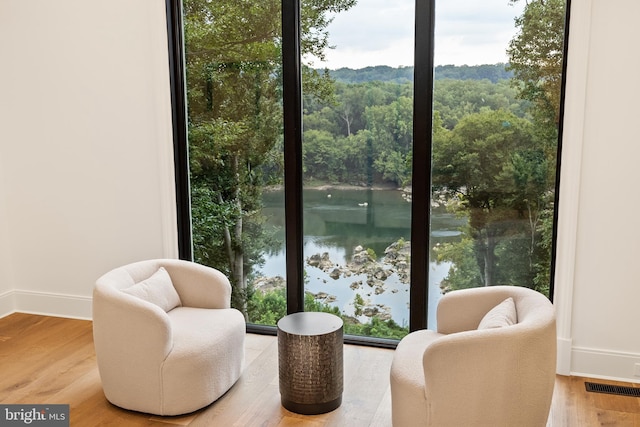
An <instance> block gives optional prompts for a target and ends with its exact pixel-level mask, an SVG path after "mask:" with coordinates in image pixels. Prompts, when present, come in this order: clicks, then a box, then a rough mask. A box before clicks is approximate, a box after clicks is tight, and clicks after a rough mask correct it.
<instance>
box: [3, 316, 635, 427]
mask: <svg viewBox="0 0 640 427" xmlns="http://www.w3.org/2000/svg"><path fill="white" fill-rule="evenodd" d="M277 351H278V350H277V341H276V338H275V337H272V336H263V335H253V334H248V335H247V339H246V362H247V365H246V370H245V372H244V374H243V375H242V377H241V379H240V380H239V381H238V383H236V385H235V386H234V387H233V388H232V389H231V390H230V391H229V392H228V393H227V394H225V395H224V396H223V397H222V398H221V399H220V400H218V401H217V402H215V403H213V404H212V405H210V406H208V407H206V408H204V409H202V410H200V411H197V412H195V413H192V414H189V415H186V416H181V417H156V416H150V415H148V414H142V413H137V412H131V411H126V410H123V409H120V408H117V407H115V406H113V405H111V404H109V403H108V402H107V400H106V399H105V397H104V394H103V393H102V388H101V385H100V376H99V374H98V369H97V366H96V358H95V353H94V349H93V341H92V330H91V322H90V321H85V320H73V319H62V318H56V317H46V316H36V315H30V314H21V313H14V314H12V315H9V316H6V317H4V318H2V319H0V404H69V405H70V410H71V426H74V427H75V426H78V427H85V426H86V427H91V426H118V427H120V426H164V427H170V426H171V425H183V426H190V427H197V426H225V427H226V426H242V427H245V426H246V427H250V426H281V427H286V426H309V427H319V426H348V427H358V426H390V425H391V395H390V391H389V367H390V365H391V359H392V357H393V350H386V349H375V348H368V347H362V346H352V345H346V346H345V349H344V364H345V366H344V372H345V377H344V384H345V387H344V394H343V403H342V405H341V406H340V407H339V408H338V409H336V410H335V411H333V412H330V413H328V414H323V415H314V416H302V415H298V414H294V413H291V412H289V411H287V410H285V409H284V408H282V406H281V405H280V394H279V392H278V370H277V363H278V362H277V360H278V359H277ZM584 381H585V378H579V377H562V376H558V377H557V380H556V389H555V392H554V398H553V403H552V408H551V413H550V416H549V422H548V424H547V426H548V427H559V426H576V427H583V426H625V427H626V426H629V427H640V398H635V397H624V396H614V395H608V394H599V393H589V392H586V391H585V387H584ZM593 381H595V382H604V381H597V380H593ZM606 383H608V384H616V385H627V386H633V384H631V383H619V382H611V381H607V382H606ZM635 386H640V385H639V384H635ZM516 427H517V426H516Z"/></svg>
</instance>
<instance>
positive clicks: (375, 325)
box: [248, 289, 409, 339]
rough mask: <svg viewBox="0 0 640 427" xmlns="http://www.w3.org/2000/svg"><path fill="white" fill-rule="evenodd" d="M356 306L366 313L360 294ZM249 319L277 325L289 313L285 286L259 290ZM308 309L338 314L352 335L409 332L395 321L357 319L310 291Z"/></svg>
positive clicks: (396, 336) (384, 335)
mask: <svg viewBox="0 0 640 427" xmlns="http://www.w3.org/2000/svg"><path fill="white" fill-rule="evenodd" d="M354 305H355V307H356V315H357V316H360V315H361V314H362V308H363V307H364V300H363V299H362V297H361V296H360V295H359V294H356V296H355V300H354ZM248 307H249V318H250V319H251V321H252V322H253V323H255V324H258V325H275V324H276V323H277V322H278V320H280V319H281V318H282V317H284V316H285V315H286V314H287V301H286V296H285V290H284V289H277V290H273V291H268V292H266V293H264V294H263V293H261V292H256V293H255V294H253V296H252V298H251V300H250V302H249V304H248ZM304 309H305V311H316V312H325V313H331V314H335V315H336V316H339V317H341V318H342V320H343V321H344V333H345V334H349V335H360V336H372V337H379V338H391V339H401V338H402V337H404V336H405V335H406V334H408V333H409V328H407V327H402V326H400V325H398V324H397V323H396V322H394V321H393V320H386V321H385V320H380V319H379V318H377V317H372V318H371V320H370V321H369V322H367V323H364V324H361V323H358V322H355V321H354V319H352V318H349V317H347V316H345V315H343V314H342V313H340V310H339V309H338V307H333V306H331V305H329V304H326V303H323V302H320V301H318V300H316V299H315V297H314V296H313V294H311V293H309V292H307V293H306V294H305V298H304Z"/></svg>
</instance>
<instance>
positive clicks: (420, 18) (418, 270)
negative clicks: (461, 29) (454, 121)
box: [409, 0, 435, 331]
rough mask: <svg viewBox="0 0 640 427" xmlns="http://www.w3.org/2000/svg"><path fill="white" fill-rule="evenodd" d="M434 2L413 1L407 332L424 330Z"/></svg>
mask: <svg viewBox="0 0 640 427" xmlns="http://www.w3.org/2000/svg"><path fill="white" fill-rule="evenodd" d="M434 27H435V0H416V10H415V54H414V55H415V57H414V63H415V64H414V83H413V84H414V86H413V90H414V93H413V165H412V167H413V173H412V183H411V185H412V205H411V289H410V292H409V304H410V310H409V330H410V331H415V330H418V329H425V328H426V327H427V307H428V298H429V292H428V290H429V235H430V228H431V227H430V224H431V152H432V142H433V113H432V105H433V79H434V76H433V70H434V59H433V56H434V44H433V39H434Z"/></svg>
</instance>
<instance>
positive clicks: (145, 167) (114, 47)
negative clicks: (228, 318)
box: [0, 0, 177, 317]
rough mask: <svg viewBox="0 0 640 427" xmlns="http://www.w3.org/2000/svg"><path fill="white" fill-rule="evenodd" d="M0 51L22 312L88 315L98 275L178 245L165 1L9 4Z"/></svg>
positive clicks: (9, 216)
mask: <svg viewBox="0 0 640 427" xmlns="http://www.w3.org/2000/svg"><path fill="white" fill-rule="evenodd" d="M0 57H1V58H2V67H0V94H2V95H1V96H2V98H1V101H0V105H1V106H0V120H1V121H2V122H1V124H0V129H1V130H0V132H1V133H0V158H1V159H2V166H3V171H2V175H3V176H4V178H5V185H4V188H0V190H1V191H3V193H2V194H0V198H2V199H3V200H4V202H5V204H6V206H5V211H4V212H3V211H2V210H1V208H2V205H0V221H2V220H4V222H5V223H4V224H0V227H2V226H5V227H7V228H8V233H7V234H6V235H4V234H3V237H2V240H3V241H4V242H5V243H4V244H5V245H8V248H9V249H8V250H9V251H10V252H11V259H12V265H11V267H12V271H13V273H14V274H13V277H14V282H13V284H12V287H13V302H14V306H15V310H18V311H30V312H43V313H50V314H60V315H67V316H74V317H90V315H91V312H90V306H91V300H90V296H91V292H92V287H93V283H94V282H95V280H96V278H97V277H99V276H100V275H101V274H103V273H104V272H106V271H108V270H109V269H110V268H113V267H115V266H117V265H121V264H123V263H127V262H132V261H136V260H140V259H145V258H153V257H163V256H166V257H171V256H176V252H177V250H176V237H175V208H174V205H173V204H174V199H175V196H174V194H173V175H172V161H173V160H172V155H171V144H172V142H171V112H170V98H169V90H168V88H169V80H168V78H169V77H168V62H167V61H168V59H167V41H166V23H165V13H164V1H163V0H145V1H133V2H132V1H129V0H109V1H97V2H96V1H91V2H88V1H85V0H57V1H50V0H28V1H24V0H2V1H1V2H0ZM2 250H3V246H0V253H2V252H1V251H2ZM4 250H5V251H6V250H7V248H6V246H5V249H4ZM0 266H2V265H1V264H0ZM0 279H3V276H0ZM0 286H1V285H0ZM1 290H2V287H0V295H1Z"/></svg>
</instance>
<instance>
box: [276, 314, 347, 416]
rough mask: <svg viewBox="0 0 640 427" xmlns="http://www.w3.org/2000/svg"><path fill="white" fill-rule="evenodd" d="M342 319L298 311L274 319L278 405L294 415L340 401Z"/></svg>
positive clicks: (324, 409) (320, 410) (328, 407)
mask: <svg viewBox="0 0 640 427" xmlns="http://www.w3.org/2000/svg"><path fill="white" fill-rule="evenodd" d="M342 326H343V323H342V319H340V318H339V317H338V316H334V315H333V314H329V313H318V312H300V313H293V314H289V315H288V316H285V317H283V318H282V319H280V320H279V321H278V364H279V366H278V367H279V369H278V373H279V377H280V396H281V401H282V406H284V407H285V408H286V409H288V410H289V411H291V412H296V413H298V414H305V415H311V414H323V413H325V412H330V411H333V410H334V409H336V408H338V407H339V406H340V404H341V403H342V391H343V360H342V346H343V340H342V338H343V331H342Z"/></svg>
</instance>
